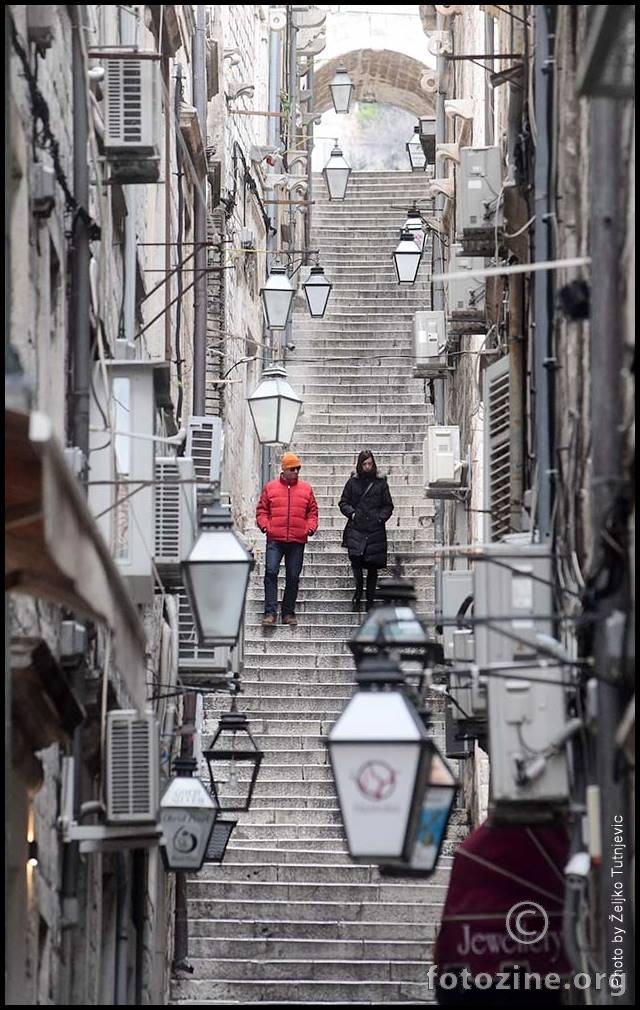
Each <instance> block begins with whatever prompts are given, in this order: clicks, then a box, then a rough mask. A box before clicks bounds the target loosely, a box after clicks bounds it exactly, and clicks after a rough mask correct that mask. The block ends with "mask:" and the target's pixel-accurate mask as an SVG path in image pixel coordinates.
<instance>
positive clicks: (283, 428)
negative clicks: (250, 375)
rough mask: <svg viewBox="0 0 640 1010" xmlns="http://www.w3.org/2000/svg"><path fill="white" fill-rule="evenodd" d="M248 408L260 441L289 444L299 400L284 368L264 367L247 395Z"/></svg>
mask: <svg viewBox="0 0 640 1010" xmlns="http://www.w3.org/2000/svg"><path fill="white" fill-rule="evenodd" d="M248 403H249V410H250V411H251V417H252V419H253V424H254V427H255V429H256V434H257V436H258V441H259V442H261V443H262V445H288V444H289V442H291V440H292V438H293V431H294V428H295V426H296V422H297V420H298V415H299V413H300V408H301V407H302V400H301V399H300V397H299V396H298V395H297V394H296V393H295V392H294V390H293V389H292V388H291V386H290V385H289V383H288V382H287V379H286V375H285V372H284V369H282V368H274V370H273V371H272V372H269V371H268V370H267V371H265V373H264V375H263V377H262V379H261V380H260V382H259V383H258V385H257V386H256V388H255V390H254V391H253V393H252V394H251V396H249V397H248Z"/></svg>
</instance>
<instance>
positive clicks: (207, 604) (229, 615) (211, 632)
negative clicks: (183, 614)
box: [184, 529, 251, 645]
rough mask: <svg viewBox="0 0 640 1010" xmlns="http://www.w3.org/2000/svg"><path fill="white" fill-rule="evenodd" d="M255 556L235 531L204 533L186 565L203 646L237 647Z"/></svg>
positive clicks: (187, 581) (195, 616)
mask: <svg viewBox="0 0 640 1010" xmlns="http://www.w3.org/2000/svg"><path fill="white" fill-rule="evenodd" d="M250 571H251V556H250V554H249V553H248V551H246V550H245V548H244V547H243V546H242V544H241V543H240V541H239V540H238V539H237V537H236V535H235V534H234V532H233V530H229V529H222V530H215V529H214V530H202V531H201V532H200V535H199V536H198V539H197V540H196V542H195V544H194V546H193V548H192V550H191V553H190V554H189V557H188V558H187V561H186V562H185V564H184V572H185V582H186V588H187V591H188V593H189V597H190V602H191V609H192V611H193V616H194V620H195V625H196V629H197V632H198V639H199V641H200V644H202V643H204V642H208V643H215V644H217V645H235V643H236V642H237V640H238V635H239V632H240V624H241V621H242V614H243V611H244V604H245V597H246V593H247V587H248V583H249V573H250Z"/></svg>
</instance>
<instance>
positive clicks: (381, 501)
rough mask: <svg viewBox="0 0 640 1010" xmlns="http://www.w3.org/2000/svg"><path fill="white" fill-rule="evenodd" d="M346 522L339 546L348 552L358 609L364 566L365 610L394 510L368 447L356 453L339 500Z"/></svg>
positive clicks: (384, 553)
mask: <svg viewBox="0 0 640 1010" xmlns="http://www.w3.org/2000/svg"><path fill="white" fill-rule="evenodd" d="M338 507H339V509H340V511H341V512H342V514H343V515H344V516H346V517H347V519H348V520H349V522H348V523H347V525H346V527H345V530H344V534H343V536H342V546H343V547H346V548H347V551H348V552H349V561H350V562H351V567H352V568H353V575H354V578H355V580H356V590H355V593H354V594H353V599H352V601H351V603H352V607H353V609H354V610H359V609H360V604H361V602H362V590H363V584H364V569H365V568H366V570H367V610H370V609H371V607H372V606H373V597H374V595H375V591H376V582H377V580H378V569H380V568H386V565H387V531H386V530H385V523H386V522H387V520H388V519H389V518H390V516H391V513H392V512H393V501H392V499H391V493H390V491H389V487H388V484H387V478H386V477H378V469H377V467H376V461H375V459H374V457H373V453H372V452H371V450H370V449H363V450H362V452H361V453H360V455H359V456H358V462H357V464H356V472H355V474H352V475H351V477H350V478H349V480H348V481H347V483H346V484H345V486H344V490H343V492H342V496H341V498H340V501H339V503H338Z"/></svg>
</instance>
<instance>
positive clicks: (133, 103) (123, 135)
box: [104, 57, 161, 183]
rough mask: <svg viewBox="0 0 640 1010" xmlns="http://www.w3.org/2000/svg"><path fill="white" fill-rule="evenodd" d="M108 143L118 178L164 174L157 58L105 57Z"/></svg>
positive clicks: (137, 178) (154, 179) (142, 179)
mask: <svg viewBox="0 0 640 1010" xmlns="http://www.w3.org/2000/svg"><path fill="white" fill-rule="evenodd" d="M104 95H105V115H104V123H105V133H104V146H105V153H106V155H107V158H108V159H109V161H110V163H111V170H112V174H113V177H114V179H117V181H118V182H121V183H128V182H131V183H136V182H157V180H158V178H159V174H160V118H159V110H160V106H161V97H160V66H159V62H158V61H157V60H153V59H137V58H135V57H128V58H124V57H123V58H122V59H113V60H111V59H109V60H105V79H104Z"/></svg>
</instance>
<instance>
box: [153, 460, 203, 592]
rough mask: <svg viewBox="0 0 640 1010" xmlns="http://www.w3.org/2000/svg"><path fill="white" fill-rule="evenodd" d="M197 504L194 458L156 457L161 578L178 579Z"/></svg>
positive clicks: (195, 525)
mask: <svg viewBox="0 0 640 1010" xmlns="http://www.w3.org/2000/svg"><path fill="white" fill-rule="evenodd" d="M189 482H191V483H189ZM196 507H197V506H196V485H195V469H194V466H193V460H192V459H190V458H188V457H186V456H184V457H176V456H156V461H155V554H154V556H155V562H156V565H157V567H158V570H159V572H160V575H161V576H162V577H163V578H169V579H170V578H171V577H173V578H176V579H178V580H179V581H180V579H181V575H180V564H181V562H182V561H183V560H184V559H185V558H186V557H187V555H188V554H189V551H190V550H191V548H192V547H193V544H194V541H195V538H196V532H197V528H198V516H197V512H196Z"/></svg>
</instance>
